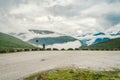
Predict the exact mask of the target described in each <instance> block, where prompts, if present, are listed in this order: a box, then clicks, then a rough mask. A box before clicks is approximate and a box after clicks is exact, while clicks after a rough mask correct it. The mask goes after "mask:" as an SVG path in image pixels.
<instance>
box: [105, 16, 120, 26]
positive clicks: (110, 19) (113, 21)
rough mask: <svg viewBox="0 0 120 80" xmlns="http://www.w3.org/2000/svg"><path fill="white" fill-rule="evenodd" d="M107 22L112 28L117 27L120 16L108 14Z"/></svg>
mask: <svg viewBox="0 0 120 80" xmlns="http://www.w3.org/2000/svg"><path fill="white" fill-rule="evenodd" d="M106 20H107V21H108V22H109V24H111V25H112V26H114V25H117V24H119V23H120V14H108V15H107V16H106Z"/></svg>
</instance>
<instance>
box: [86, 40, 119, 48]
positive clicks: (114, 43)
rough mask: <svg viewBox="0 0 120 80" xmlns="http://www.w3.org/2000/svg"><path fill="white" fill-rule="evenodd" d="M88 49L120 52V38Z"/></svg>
mask: <svg viewBox="0 0 120 80" xmlns="http://www.w3.org/2000/svg"><path fill="white" fill-rule="evenodd" d="M86 48H88V49H108V50H120V38H116V39H111V40H108V41H105V42H101V43H97V44H93V45H90V46H88V47H86Z"/></svg>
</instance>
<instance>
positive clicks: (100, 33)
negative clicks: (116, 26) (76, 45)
mask: <svg viewBox="0 0 120 80" xmlns="http://www.w3.org/2000/svg"><path fill="white" fill-rule="evenodd" d="M100 35H105V33H103V32H99V33H96V34H94V36H100Z"/></svg>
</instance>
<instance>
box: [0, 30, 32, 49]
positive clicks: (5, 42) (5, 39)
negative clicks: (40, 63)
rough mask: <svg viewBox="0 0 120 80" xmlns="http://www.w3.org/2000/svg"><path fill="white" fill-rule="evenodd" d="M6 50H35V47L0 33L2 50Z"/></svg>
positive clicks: (0, 47)
mask: <svg viewBox="0 0 120 80" xmlns="http://www.w3.org/2000/svg"><path fill="white" fill-rule="evenodd" d="M4 48H8V49H9V48H34V46H32V45H30V44H28V43H26V42H24V41H22V40H20V39H17V38H15V37H13V36H10V35H8V34H4V33H1V32H0V49H4Z"/></svg>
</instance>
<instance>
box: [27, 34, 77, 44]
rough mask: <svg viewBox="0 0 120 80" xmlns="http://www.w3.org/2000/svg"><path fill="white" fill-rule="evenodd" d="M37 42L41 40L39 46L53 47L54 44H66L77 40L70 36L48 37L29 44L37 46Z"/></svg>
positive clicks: (32, 40) (33, 40) (31, 41)
mask: <svg viewBox="0 0 120 80" xmlns="http://www.w3.org/2000/svg"><path fill="white" fill-rule="evenodd" d="M36 40H39V42H38V43H39V44H41V45H43V44H46V45H52V44H54V43H65V42H69V41H75V40H76V39H75V38H73V37H70V36H60V37H47V38H34V39H31V40H29V41H28V42H30V43H33V44H36Z"/></svg>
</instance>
